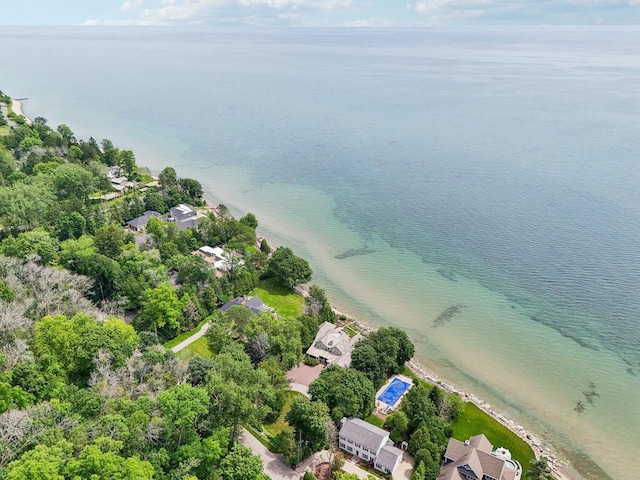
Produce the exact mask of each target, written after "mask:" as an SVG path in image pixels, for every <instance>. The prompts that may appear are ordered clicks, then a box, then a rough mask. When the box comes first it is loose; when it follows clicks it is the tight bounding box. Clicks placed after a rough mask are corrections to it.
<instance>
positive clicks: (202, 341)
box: [182, 337, 213, 358]
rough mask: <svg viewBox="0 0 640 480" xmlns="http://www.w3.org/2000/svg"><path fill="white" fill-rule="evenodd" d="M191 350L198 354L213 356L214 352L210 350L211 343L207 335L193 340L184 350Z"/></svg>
mask: <svg viewBox="0 0 640 480" xmlns="http://www.w3.org/2000/svg"><path fill="white" fill-rule="evenodd" d="M187 350H188V351H190V352H192V353H195V354H196V355H200V356H201V357H207V358H212V357H213V353H211V350H209V343H208V342H207V337H200V338H199V339H198V340H196V341H195V342H193V343H192V344H191V345H189V346H187V347H186V348H185V349H184V350H182V352H185V351H187Z"/></svg>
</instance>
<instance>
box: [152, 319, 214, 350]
mask: <svg viewBox="0 0 640 480" xmlns="http://www.w3.org/2000/svg"><path fill="white" fill-rule="evenodd" d="M205 323H207V321H206V320H203V321H201V322H200V323H199V324H198V326H197V327H196V328H194V329H193V330H189V331H188V332H184V333H181V334H180V335H178V336H177V337H175V338H172V339H171V340H169V341H168V342H165V343H163V344H162V345H163V346H164V348H173V347H175V346H176V345H178V344H179V343H180V342H183V341H185V340H186V339H187V338H189V337H190V336H191V335H193V334H194V333H198V332H199V331H200V329H201V328H202V326H203V325H204V324H205Z"/></svg>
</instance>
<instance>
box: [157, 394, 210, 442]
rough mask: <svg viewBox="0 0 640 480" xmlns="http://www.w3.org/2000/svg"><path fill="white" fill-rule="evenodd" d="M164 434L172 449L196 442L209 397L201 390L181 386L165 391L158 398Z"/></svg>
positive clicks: (206, 410) (207, 407)
mask: <svg viewBox="0 0 640 480" xmlns="http://www.w3.org/2000/svg"><path fill="white" fill-rule="evenodd" d="M158 405H159V407H160V411H161V412H162V417H163V419H164V425H165V432H166V435H168V437H169V438H170V442H171V444H172V445H173V447H174V448H178V447H179V446H180V445H183V444H189V443H192V442H194V441H196V440H197V438H198V432H199V431H201V430H204V428H202V427H203V426H202V425H200V423H201V422H202V419H203V417H204V416H205V414H206V413H207V412H208V411H209V396H208V395H207V391H206V390H205V389H202V388H198V387H192V386H191V385H187V384H182V385H176V386H174V387H171V388H169V389H168V390H165V391H164V392H162V393H161V394H160V395H159V396H158Z"/></svg>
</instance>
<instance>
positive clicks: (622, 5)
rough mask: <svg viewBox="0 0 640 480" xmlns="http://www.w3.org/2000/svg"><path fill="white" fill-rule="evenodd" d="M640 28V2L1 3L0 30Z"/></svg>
mask: <svg viewBox="0 0 640 480" xmlns="http://www.w3.org/2000/svg"><path fill="white" fill-rule="evenodd" d="M599 24H603V25H624V24H635V25H637V24H640V0H17V1H16V0H0V25H88V26H91V25H158V26H160V25H166V26H184V25H203V26H206V25H245V26H247V25H256V26H269V25H295V26H359V27H420V26H455V25H599Z"/></svg>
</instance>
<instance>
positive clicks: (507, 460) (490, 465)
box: [437, 434, 522, 480]
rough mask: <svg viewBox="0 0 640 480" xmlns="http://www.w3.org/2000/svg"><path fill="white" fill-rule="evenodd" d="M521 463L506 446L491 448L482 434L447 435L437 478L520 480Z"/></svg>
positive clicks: (451, 479)
mask: <svg viewBox="0 0 640 480" xmlns="http://www.w3.org/2000/svg"><path fill="white" fill-rule="evenodd" d="M521 475H522V467H521V466H520V464H519V463H518V462H517V461H516V460H512V459H511V453H510V452H509V450H507V449H506V448H498V449H496V450H493V445H492V444H491V442H489V440H488V439H487V437H485V436H484V435H483V434H480V435H476V436H474V437H471V438H470V439H468V440H467V441H465V442H461V441H459V440H456V439H455V438H450V439H449V444H448V445H447V450H446V452H445V453H444V462H443V464H442V469H441V470H440V475H439V476H438V479H437V480H520V476H521Z"/></svg>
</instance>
